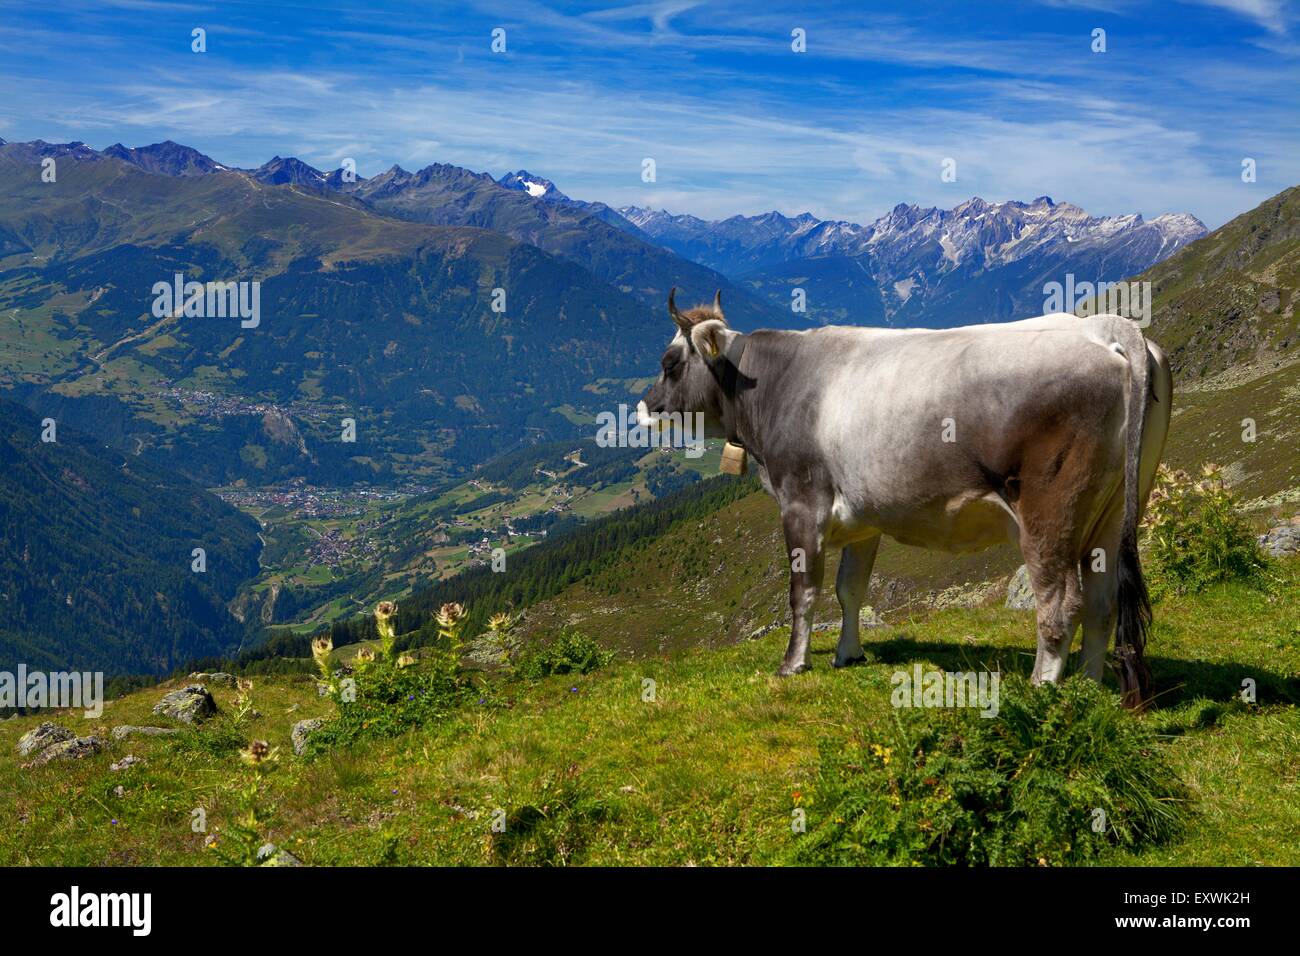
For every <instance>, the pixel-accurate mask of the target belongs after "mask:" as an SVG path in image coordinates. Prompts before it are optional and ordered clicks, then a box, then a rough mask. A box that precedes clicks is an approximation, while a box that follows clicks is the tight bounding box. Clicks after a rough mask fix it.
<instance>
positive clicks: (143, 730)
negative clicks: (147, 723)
mask: <svg viewBox="0 0 1300 956" xmlns="http://www.w3.org/2000/svg"><path fill="white" fill-rule="evenodd" d="M180 732H181V729H180V728H179V727H135V726H132V725H131V724H118V725H117V726H116V727H114V728H113V730H112V734H113V739H114V740H125V739H126V738H127V737H130V736H132V735H134V734H139V735H141V736H144V737H163V736H165V735H167V734H179V733H180Z"/></svg>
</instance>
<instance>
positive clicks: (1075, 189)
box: [0, 0, 1300, 225]
mask: <svg viewBox="0 0 1300 956" xmlns="http://www.w3.org/2000/svg"><path fill="white" fill-rule="evenodd" d="M69 2H70V4H71V7H70V8H68V9H66V10H65V9H63V8H60V10H56V11H53V12H48V13H46V14H44V15H42V16H34V15H26V14H23V13H22V12H21V11H19V12H16V13H15V14H14V15H12V16H9V15H6V23H5V24H4V25H0V49H3V50H5V51H6V54H7V55H6V56H5V58H4V62H0V81H3V82H5V83H6V84H7V86H8V88H12V89H19V88H21V89H22V90H23V94H24V95H23V97H22V98H21V99H19V98H16V97H15V98H9V99H8V100H5V101H0V124H2V125H3V127H4V128H5V130H6V133H5V135H6V138H9V139H14V138H35V137H37V136H40V137H42V138H45V139H57V138H64V139H85V140H87V141H89V142H91V143H92V145H100V146H103V145H107V144H108V143H110V142H113V141H117V140H121V141H123V142H127V143H128V144H138V143H142V142H153V141H157V140H160V139H164V138H172V139H176V140H179V141H183V142H188V143H191V144H192V145H195V146H196V147H198V148H200V149H203V150H205V151H207V152H209V153H211V154H212V155H214V156H215V157H216V158H218V159H219V160H220V161H222V162H225V163H230V164H235V165H242V166H253V165H258V164H260V163H261V162H263V161H265V160H266V159H268V158H270V156H271V155H273V154H279V155H282V156H284V155H298V156H300V157H301V158H302V159H304V160H306V161H308V162H312V163H314V164H316V165H319V166H333V165H335V164H337V163H338V162H340V161H341V160H342V159H343V158H352V159H355V160H356V161H357V163H358V166H359V168H360V170H361V172H362V173H363V174H364V175H372V174H374V173H375V172H378V171H380V170H382V169H385V168H387V167H388V166H390V165H392V164H394V163H400V164H401V165H403V166H405V167H407V168H414V167H418V166H420V165H424V164H426V163H429V162H435V161H438V162H452V163H458V164H460V165H464V166H468V167H470V168H472V169H476V170H488V171H490V172H493V173H494V174H499V173H502V172H505V171H507V170H511V169H518V168H528V169H530V170H532V171H533V172H535V173H538V174H542V175H546V176H548V177H550V178H551V179H553V180H555V181H556V183H557V184H558V185H559V186H560V188H561V189H563V190H565V191H566V192H568V193H570V194H571V195H574V196H577V197H579V198H587V199H601V200H604V201H606V202H609V203H611V204H614V205H620V204H625V203H634V204H639V205H661V206H666V207H667V208H670V209H673V210H674V211H680V212H693V213H696V214H698V215H704V216H723V215H730V214H734V213H740V212H748V213H752V212H759V211H763V210H765V209H770V208H777V209H781V210H782V211H784V212H788V213H796V212H802V211H804V210H809V211H812V212H814V213H816V214H818V215H821V216H828V217H836V218H849V219H859V220H862V219H868V218H872V217H874V216H875V215H878V214H879V213H881V212H883V211H884V210H887V209H888V208H889V207H891V206H893V205H894V204H895V203H897V202H900V201H905V202H919V203H924V204H927V205H952V204H955V203H956V202H959V201H961V200H963V199H965V198H968V197H969V196H971V195H973V194H979V195H982V196H984V197H985V198H988V199H1009V198H1022V199H1028V198H1033V197H1034V196H1037V195H1042V194H1050V195H1052V196H1053V197H1054V198H1057V199H1067V200H1070V201H1073V202H1076V203H1078V204H1080V205H1082V206H1084V207H1085V208H1087V209H1089V211H1092V212H1096V213H1106V214H1110V213H1121V212H1131V211H1141V212H1143V213H1144V214H1147V215H1155V214H1158V213H1161V212H1169V211H1190V212H1193V213H1195V214H1197V215H1199V216H1201V217H1202V218H1203V219H1205V220H1206V221H1207V222H1209V223H1210V224H1211V225H1214V224H1217V223H1219V222H1222V221H1224V220H1226V219H1227V218H1229V217H1230V216H1232V215H1235V214H1236V213H1238V212H1241V211H1242V210H1244V209H1246V208H1248V207H1250V206H1252V205H1254V204H1256V203H1257V202H1259V201H1261V200H1262V199H1263V198H1265V197H1266V196H1267V195H1269V194H1270V193H1272V192H1276V191H1278V190H1279V189H1281V188H1283V187H1285V186H1288V185H1292V184H1294V183H1295V182H1296V181H1300V132H1297V130H1296V126H1295V124H1294V122H1293V116H1294V106H1293V97H1294V93H1293V91H1294V89H1295V88H1296V87H1297V85H1300V84H1297V80H1298V79H1300V66H1298V65H1300V59H1298V58H1297V57H1296V56H1295V53H1294V51H1290V50H1289V49H1288V48H1287V44H1288V43H1290V42H1291V41H1290V39H1289V34H1287V33H1286V29H1287V27H1286V23H1285V18H1286V15H1287V12H1286V10H1285V9H1284V8H1282V9H1278V8H1279V7H1280V5H1279V4H1272V3H1269V2H1268V0H1256V2H1253V3H1252V2H1250V0H1239V2H1238V0H1232V2H1231V6H1232V7H1233V9H1232V10H1225V9H1222V7H1223V6H1224V5H1226V3H1227V0H1225V4H1212V3H1211V2H1210V0H1196V2H1189V3H1187V4H1185V5H1183V6H1182V7H1181V8H1180V12H1181V15H1180V16H1177V17H1174V16H1169V15H1168V13H1167V8H1164V7H1161V6H1159V5H1156V4H1147V3H1143V2H1139V0H1127V2H1121V0H1114V2H1110V0H1103V2H1101V3H1083V2H1081V3H1075V2H1066V0H1059V2H1056V3H1051V4H1038V5H1029V6H1015V7H1011V6H1002V5H999V6H998V7H996V8H992V7H989V8H984V9H980V10H974V9H970V8H967V7H962V6H955V7H944V8H943V9H942V10H928V11H927V10H920V9H918V10H916V11H914V12H913V13H912V14H908V15H902V14H900V13H898V12H897V8H895V9H894V10H892V11H883V12H881V11H875V10H871V9H865V10H864V9H862V8H861V7H859V6H857V5H844V6H839V5H829V6H826V7H824V8H822V9H819V10H815V11H810V10H809V8H806V7H793V8H789V9H783V8H782V7H781V6H780V5H779V4H775V3H773V4H768V5H765V7H764V8H763V9H762V10H761V12H755V9H754V7H753V6H752V5H749V4H740V3H735V4H727V3H694V2H689V0H665V2H659V3H637V4H629V5H625V6H621V7H616V8H611V9H603V10H590V9H587V8H578V7H571V6H568V5H561V4H548V3H541V2H537V0H512V2H509V3H504V2H502V3H495V2H493V0H479V2H478V3H477V4H476V5H475V6H473V7H472V8H470V9H469V10H465V9H464V8H462V7H457V8H456V9H455V10H454V11H453V10H452V8H450V7H446V8H441V7H435V8H433V9H432V10H431V9H430V8H429V7H428V6H426V5H423V4H416V3H399V2H383V0H377V2H376V3H375V4H374V5H373V6H366V7H345V6H337V7H335V8H333V9H332V10H331V11H330V15H329V16H328V17H321V16H319V15H317V13H318V11H317V9H316V8H315V7H314V6H308V5H306V4H295V5H288V6H285V5H275V7H274V8H271V7H270V6H267V5H264V4H260V3H255V2H231V3H225V4H222V5H220V6H216V5H209V4H206V3H202V4H184V5H170V4H159V5H158V6H159V8H158V9H157V10H149V11H141V10H136V9H133V8H130V7H128V6H126V5H125V4H123V3H118V4H113V5H106V4H95V3H91V2H90V0H69ZM129 2H135V0H129ZM195 7H197V8H198V9H194V8H195ZM1243 8H1249V9H1243ZM1265 21H1267V22H1269V23H1274V22H1275V23H1277V24H1279V25H1280V29H1274V28H1273V27H1265V25H1264V24H1265ZM196 25H203V26H204V28H205V29H207V30H208V31H209V34H208V35H209V51H208V53H206V54H202V55H199V54H192V53H190V51H189V32H190V30H191V29H192V28H193V27H194V26H196ZM498 26H500V27H503V28H504V29H505V30H506V31H507V49H506V52H505V53H502V54H494V53H492V51H491V49H490V46H489V44H490V40H491V31H492V29H493V28H494V27H498ZM1095 27H1102V28H1104V29H1106V31H1107V39H1108V44H1107V51H1106V52H1105V53H1104V54H1095V53H1093V52H1092V50H1091V43H1092V30H1093V29H1094V28H1095ZM795 28H800V29H802V30H804V31H805V32H806V36H807V52H806V53H795V52H794V51H793V50H792V49H791V43H790V40H791V31H792V30H793V29H795ZM1261 28H1263V30H1262V32H1261ZM1265 43H1268V44H1272V45H1273V47H1274V48H1273V49H1268V48H1266V47H1265V46H1264V45H1263V44H1265ZM1244 157H1250V158H1253V159H1255V160H1256V162H1257V165H1258V169H1259V182H1257V183H1254V184H1244V183H1242V182H1241V181H1240V177H1239V170H1240V162H1241V159H1242V158H1244ZM645 158H653V159H654V160H655V162H656V167H657V173H658V175H657V180H656V181H655V182H651V183H646V182H643V181H642V178H641V170H642V161H643V160H644V159H645ZM945 158H952V159H955V160H956V163H957V181H956V182H955V183H951V182H944V181H943V180H942V179H941V177H940V169H941V163H942V161H943V160H944V159H945Z"/></svg>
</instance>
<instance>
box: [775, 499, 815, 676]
mask: <svg viewBox="0 0 1300 956" xmlns="http://www.w3.org/2000/svg"><path fill="white" fill-rule="evenodd" d="M825 522H826V519H825V515H823V514H821V513H820V512H819V511H818V510H815V509H813V508H809V507H807V506H802V505H801V506H795V507H791V508H788V509H784V510H783V513H782V515H781V523H782V525H783V526H784V530H785V545H786V549H787V550H788V551H789V555H790V646H789V647H787V648H786V649H785V660H783V661H782V662H781V666H780V668H778V669H777V672H776V673H777V676H778V677H789V676H790V675H792V674H798V673H801V672H803V671H806V670H808V669H809V668H811V667H812V660H811V657H810V651H811V646H812V611H813V602H815V601H816V600H817V592H818V591H820V590H821V586H822V574H823V572H824V571H825V569H826V556H825V553H824V551H823V546H822V535H823V532H824V530H825Z"/></svg>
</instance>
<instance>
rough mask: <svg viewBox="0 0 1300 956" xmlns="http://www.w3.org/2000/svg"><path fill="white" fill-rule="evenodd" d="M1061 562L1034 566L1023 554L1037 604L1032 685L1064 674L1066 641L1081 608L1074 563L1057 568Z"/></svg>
mask: <svg viewBox="0 0 1300 956" xmlns="http://www.w3.org/2000/svg"><path fill="white" fill-rule="evenodd" d="M1061 563H1062V562H1058V561H1055V560H1053V561H1049V562H1044V564H1042V565H1039V566H1038V567H1035V562H1034V561H1033V560H1032V559H1030V558H1029V557H1028V556H1027V555H1026V564H1027V566H1028V568H1029V580H1030V582H1031V583H1032V584H1033V586H1034V598H1035V599H1036V601H1037V604H1038V653H1037V655H1036V656H1035V657H1034V673H1033V678H1032V679H1033V682H1034V683H1035V684H1041V683H1043V682H1044V681H1046V682H1048V683H1053V684H1054V683H1056V682H1057V681H1059V680H1060V679H1061V677H1062V676H1064V674H1065V665H1066V663H1067V662H1068V660H1069V657H1070V644H1071V643H1072V642H1073V640H1074V631H1075V629H1076V628H1077V627H1078V626H1079V618H1080V617H1081V615H1082V611H1083V588H1082V586H1081V583H1080V581H1079V565H1078V562H1077V561H1075V562H1073V563H1072V564H1070V565H1069V566H1068V567H1061V566H1060V565H1061Z"/></svg>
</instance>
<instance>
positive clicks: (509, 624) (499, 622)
mask: <svg viewBox="0 0 1300 956" xmlns="http://www.w3.org/2000/svg"><path fill="white" fill-rule="evenodd" d="M514 626H515V619H514V618H513V617H511V616H510V615H509V614H507V613H506V612H505V611H502V612H500V613H498V614H493V615H492V616H491V617H490V618H488V630H489V631H492V632H493V633H494V634H509V633H510V631H511V629H512V628H514Z"/></svg>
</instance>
